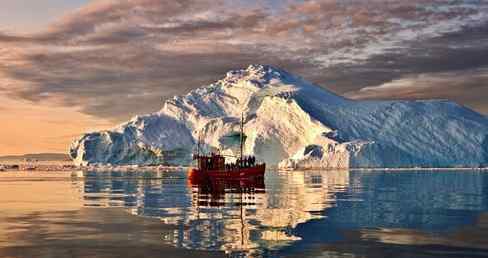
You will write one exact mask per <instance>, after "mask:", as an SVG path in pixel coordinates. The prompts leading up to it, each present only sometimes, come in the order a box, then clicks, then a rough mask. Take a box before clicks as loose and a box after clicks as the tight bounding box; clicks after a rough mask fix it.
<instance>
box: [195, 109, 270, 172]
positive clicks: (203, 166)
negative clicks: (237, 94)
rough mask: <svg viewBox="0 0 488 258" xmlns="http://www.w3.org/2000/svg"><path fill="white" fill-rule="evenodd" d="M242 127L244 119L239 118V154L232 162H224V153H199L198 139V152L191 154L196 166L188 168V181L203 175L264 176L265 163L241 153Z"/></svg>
mask: <svg viewBox="0 0 488 258" xmlns="http://www.w3.org/2000/svg"><path fill="white" fill-rule="evenodd" d="M243 127H244V119H243V118H241V132H240V156H239V158H237V160H236V162H234V163H230V164H229V163H225V157H224V155H220V154H216V153H212V154H210V155H200V139H199V140H198V145H197V147H198V148H197V151H198V152H197V154H194V155H193V160H196V161H197V167H196V168H190V170H189V175H188V178H189V179H190V181H200V180H201V179H202V178H205V177H211V178H217V179H228V180H233V179H234V180H242V179H246V178H256V177H263V176H264V172H265V170H266V164H264V163H260V164H257V163H256V158H255V157H254V156H243V155H242V153H243V142H244V133H243Z"/></svg>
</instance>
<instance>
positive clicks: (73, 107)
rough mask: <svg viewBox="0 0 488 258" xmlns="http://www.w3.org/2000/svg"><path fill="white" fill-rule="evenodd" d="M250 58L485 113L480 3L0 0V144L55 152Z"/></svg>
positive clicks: (343, 84)
mask: <svg viewBox="0 0 488 258" xmlns="http://www.w3.org/2000/svg"><path fill="white" fill-rule="evenodd" d="M253 63H263V64H271V65H274V66H277V67H280V68H282V69H285V70H288V71H289V72H291V73H294V74H297V75H299V76H302V77H304V78H305V79H307V80H309V81H312V82H314V83H316V84H318V85H320V86H322V87H324V88H327V89H329V90H331V91H333V92H335V93H338V94H341V95H345V96H346V97H349V98H353V99H431V98H435V99H450V100H452V101H456V102H458V103H460V104H462V105H465V106H467V107H469V108H472V109H474V110H476V111H478V112H480V113H483V114H488V101H486V100H487V99H488V86H487V84H486V82H487V77H488V1H483V0H449V1H447V0H410V1H401V0H280V1H278V0H254V1H250V0H178V1H176V0H91V1H89V0H36V1H27V0H2V8H0V119H1V120H0V121H2V122H3V124H4V125H3V126H0V155H5V154H22V153H35V152H66V150H67V149H68V146H69V143H70V142H71V141H72V139H73V138H75V137H77V136H79V135H80V134H81V133H83V132H87V131H93V130H99V129H103V128H110V127H113V126H115V125H117V124H118V123H121V122H123V121H125V120H128V119H129V118H130V117H132V116H134V115H136V114H144V113H149V112H154V111H157V110H158V109H160V108H161V107H162V104H163V101H164V100H165V99H167V98H170V97H172V96H174V95H179V94H185V93H187V92H188V91H190V90H191V89H194V88H197V87H200V86H202V85H206V84H209V83H211V82H213V81H215V80H217V79H219V78H221V77H223V76H224V75H225V73H226V72H227V71H228V70H231V69H237V68H243V67H247V66H248V65H249V64H253Z"/></svg>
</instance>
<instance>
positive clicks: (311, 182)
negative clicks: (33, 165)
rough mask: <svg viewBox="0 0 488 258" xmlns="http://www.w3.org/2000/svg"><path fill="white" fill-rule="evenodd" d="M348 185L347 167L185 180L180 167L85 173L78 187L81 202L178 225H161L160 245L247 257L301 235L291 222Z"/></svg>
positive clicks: (318, 211)
mask: <svg viewBox="0 0 488 258" xmlns="http://www.w3.org/2000/svg"><path fill="white" fill-rule="evenodd" d="M348 184H349V172H347V171H327V172H324V171H322V172H319V171H307V172H303V171H292V172H291V171H288V172H272V173H271V175H270V176H268V177H266V180H265V179H264V178H254V179H246V180H233V181H222V180H220V181H218V180H202V181H199V182H194V181H187V178H186V174H185V173H184V172H154V173H150V174H149V173H146V174H140V173H139V174H138V173H131V172H107V173H100V172H97V173H94V172H86V173H85V175H84V186H83V188H84V200H85V206H90V207H100V206H101V207H126V208H127V209H128V210H129V212H130V213H132V214H134V215H137V216H145V217H152V218H158V219H160V220H161V221H162V222H164V223H165V224H171V225H175V226H177V227H176V229H174V230H166V231H164V232H161V240H162V241H163V242H164V243H166V244H171V245H173V246H176V247H180V248H189V249H199V250H220V251H225V252H227V253H231V254H233V255H239V254H246V255H251V256H252V255H253V254H258V253H262V252H272V251H273V250H277V249H280V248H282V247H285V246H288V245H291V244H293V243H295V242H297V241H299V240H301V238H300V237H299V236H297V235H296V234H295V228H296V227H297V225H299V224H300V223H304V222H307V221H310V220H314V219H320V218H323V217H324V210H326V209H327V208H329V207H332V206H334V205H335V196H336V194H337V193H339V192H343V191H345V190H346V189H347V186H348Z"/></svg>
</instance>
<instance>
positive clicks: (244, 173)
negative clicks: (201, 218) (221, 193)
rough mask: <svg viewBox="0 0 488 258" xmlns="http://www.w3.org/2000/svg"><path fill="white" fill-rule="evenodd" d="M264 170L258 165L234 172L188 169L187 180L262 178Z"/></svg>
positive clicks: (264, 168)
mask: <svg viewBox="0 0 488 258" xmlns="http://www.w3.org/2000/svg"><path fill="white" fill-rule="evenodd" d="M265 170H266V165H265V164H259V165H256V166H253V167H247V168H238V169H235V170H200V169H198V168H190V169H189V171H188V178H189V179H190V180H192V181H193V180H194V181H198V180H200V179H202V178H215V179H223V180H243V179H248V178H256V177H264V172H265Z"/></svg>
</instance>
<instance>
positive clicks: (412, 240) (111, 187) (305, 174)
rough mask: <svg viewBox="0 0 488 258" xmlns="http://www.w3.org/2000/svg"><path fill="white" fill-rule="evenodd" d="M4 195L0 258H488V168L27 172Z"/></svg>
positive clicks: (5, 182) (1, 185)
mask: <svg viewBox="0 0 488 258" xmlns="http://www.w3.org/2000/svg"><path fill="white" fill-rule="evenodd" d="M68 174H69V173H68ZM0 196H1V197H0V257H195V256H199V257H214V256H215V257H222V256H230V257H488V173H487V172H480V171H436V172H426V171H408V172H407V171H404V172H360V171H290V172H277V171H267V174H266V177H265V178H264V179H263V180H249V181H243V182H234V183H229V182H203V183H200V184H192V183H191V182H189V181H188V179H187V177H186V173H185V172H184V171H176V172H73V174H72V175H67V174H62V173H59V174H56V175H51V176H45V175H43V176H40V175H39V173H37V174H36V173H31V174H25V175H23V176H0Z"/></svg>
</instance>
